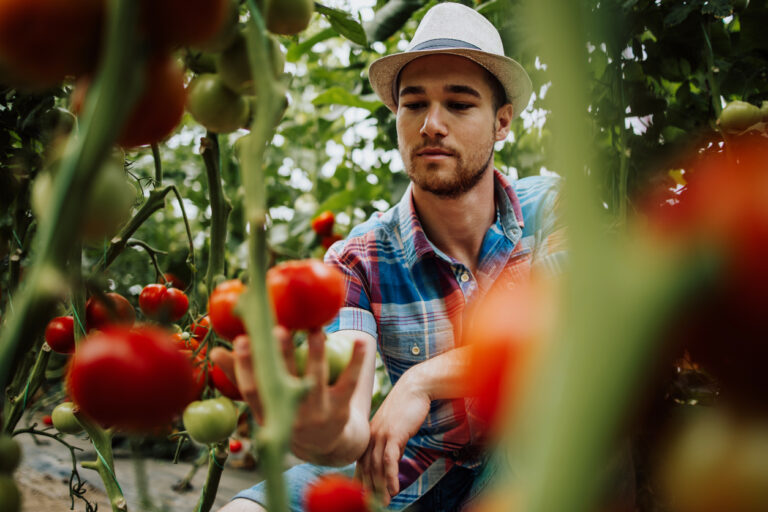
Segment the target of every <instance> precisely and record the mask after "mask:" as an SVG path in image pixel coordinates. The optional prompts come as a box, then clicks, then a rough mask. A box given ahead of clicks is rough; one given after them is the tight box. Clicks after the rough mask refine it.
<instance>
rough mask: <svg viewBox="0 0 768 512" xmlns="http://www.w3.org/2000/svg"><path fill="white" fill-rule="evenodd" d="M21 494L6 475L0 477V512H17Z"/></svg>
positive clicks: (11, 479)
mask: <svg viewBox="0 0 768 512" xmlns="http://www.w3.org/2000/svg"><path fill="white" fill-rule="evenodd" d="M20 510H21V493H20V492H19V489H18V487H16V482H14V481H13V478H11V477H10V476H8V475H0V512H19V511H20Z"/></svg>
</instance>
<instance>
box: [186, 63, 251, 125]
mask: <svg viewBox="0 0 768 512" xmlns="http://www.w3.org/2000/svg"><path fill="white" fill-rule="evenodd" d="M187 110H189V113H190V114H192V117H194V118H195V121H197V122H198V123H200V124H202V125H203V126H205V127H206V128H207V129H209V130H211V131H212V132H215V133H230V132H233V131H235V130H237V129H239V128H241V127H242V126H243V125H245V123H246V122H247V121H248V104H247V103H246V101H245V99H244V98H243V97H242V96H240V95H239V94H237V93H235V92H233V91H232V90H231V89H229V88H228V87H227V86H226V85H224V82H223V81H222V80H221V77H220V76H219V75H216V74H212V73H209V74H205V75H200V76H198V77H196V78H195V79H194V80H192V82H190V84H189V96H188V97H187Z"/></svg>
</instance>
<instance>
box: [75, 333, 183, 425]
mask: <svg viewBox="0 0 768 512" xmlns="http://www.w3.org/2000/svg"><path fill="white" fill-rule="evenodd" d="M194 379H195V377H194V368H193V367H192V364H191V363H190V362H189V360H188V359H187V358H186V357H185V356H184V354H182V353H181V352H179V350H177V348H176V346H175V345H174V343H173V341H172V340H171V338H170V334H169V333H167V332H166V331H164V330H161V329H159V328H153V327H148V326H138V327H135V328H128V327H123V326H115V327H109V328H106V329H104V330H103V331H101V332H98V333H95V334H91V335H89V336H88V337H86V338H85V340H83V342H82V343H81V345H80V347H78V350H77V352H76V353H75V355H74V356H73V358H72V360H71V362H70V366H69V371H68V373H67V390H68V391H69V394H70V396H71V397H72V400H73V401H74V402H75V404H77V406H78V407H79V408H80V410H81V411H82V412H83V413H84V414H85V415H86V416H88V417H90V418H92V419H94V420H95V421H97V422H98V423H100V424H102V425H105V426H114V427H116V428H119V429H126V430H148V429H152V428H155V427H162V426H164V425H166V424H167V423H168V422H169V421H170V420H171V419H173V417H174V416H175V415H177V414H178V413H180V412H181V411H182V410H183V409H184V407H185V406H186V405H187V404H188V403H189V400H190V394H191V393H190V390H191V389H193V387H194V386H195V380H194Z"/></svg>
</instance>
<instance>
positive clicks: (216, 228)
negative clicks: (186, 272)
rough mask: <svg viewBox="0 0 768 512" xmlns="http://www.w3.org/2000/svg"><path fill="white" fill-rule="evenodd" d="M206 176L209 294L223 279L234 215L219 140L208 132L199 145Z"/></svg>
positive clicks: (206, 282)
mask: <svg viewBox="0 0 768 512" xmlns="http://www.w3.org/2000/svg"><path fill="white" fill-rule="evenodd" d="M200 147H201V153H202V156H203V162H204V163H205V175H206V177H207V179H208V196H209V197H208V198H209V200H210V204H211V243H210V246H209V249H208V270H207V271H206V273H205V286H206V290H207V291H208V293H210V291H211V290H213V289H214V288H215V287H216V284H217V282H216V277H217V276H223V275H224V271H225V268H224V265H225V254H226V242H227V221H228V219H229V214H230V213H231V212H232V203H230V202H229V199H228V198H227V196H226V194H225V193H224V187H223V186H222V183H221V166H220V165H219V163H220V150H219V139H218V136H217V135H216V134H215V133H213V132H210V131H209V132H208V133H207V134H206V136H205V137H204V138H203V139H202V140H201V141H200Z"/></svg>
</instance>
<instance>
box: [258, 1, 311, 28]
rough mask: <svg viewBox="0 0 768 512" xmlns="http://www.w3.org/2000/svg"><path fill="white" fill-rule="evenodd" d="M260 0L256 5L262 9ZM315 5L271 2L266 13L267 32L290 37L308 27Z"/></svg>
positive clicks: (297, 2) (308, 2) (309, 3)
mask: <svg viewBox="0 0 768 512" xmlns="http://www.w3.org/2000/svg"><path fill="white" fill-rule="evenodd" d="M261 3H262V2H261V0H257V2H256V4H257V5H258V6H259V9H262V6H261ZM314 11H315V3H314V2H313V1H312V0H280V1H279V2H271V3H270V5H269V12H268V13H267V30H269V31H270V32H272V33H275V34H283V35H286V36H291V35H293V34H298V33H299V32H301V31H302V30H304V29H305V28H307V26H308V25H309V20H311V19H312V13H313V12H314Z"/></svg>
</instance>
